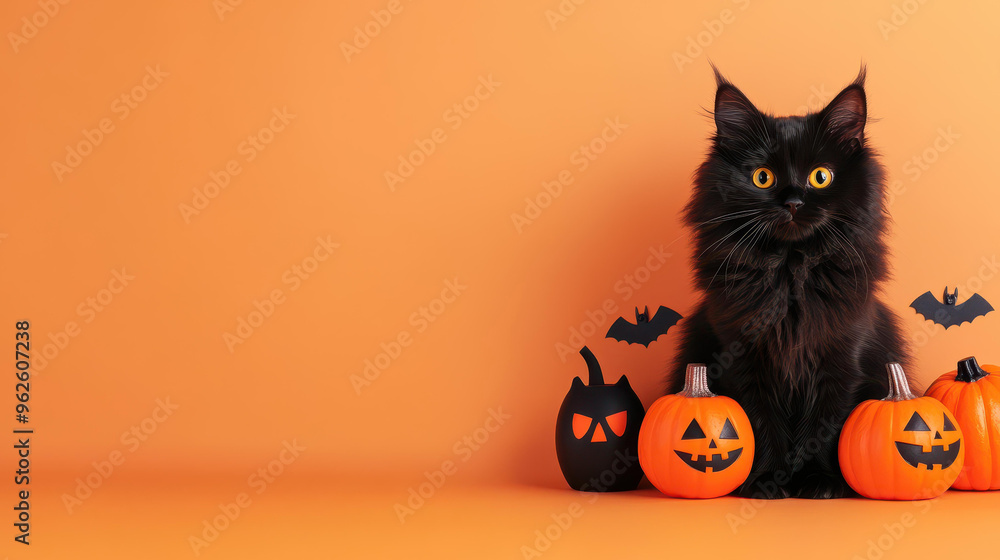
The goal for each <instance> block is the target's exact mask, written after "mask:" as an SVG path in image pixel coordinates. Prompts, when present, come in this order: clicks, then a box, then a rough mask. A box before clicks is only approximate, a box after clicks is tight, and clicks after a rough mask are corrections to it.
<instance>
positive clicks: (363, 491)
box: [10, 465, 1000, 560]
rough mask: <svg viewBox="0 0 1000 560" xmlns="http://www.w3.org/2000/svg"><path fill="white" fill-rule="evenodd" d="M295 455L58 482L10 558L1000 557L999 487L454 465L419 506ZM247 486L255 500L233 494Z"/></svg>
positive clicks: (388, 485) (401, 486)
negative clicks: (718, 486) (85, 487)
mask: <svg viewBox="0 0 1000 560" xmlns="http://www.w3.org/2000/svg"><path fill="white" fill-rule="evenodd" d="M293 467H294V465H293V466H292V467H290V472H289V473H288V474H287V476H284V477H281V478H278V479H276V480H275V481H274V482H273V483H272V484H271V485H269V486H268V487H267V488H266V489H264V491H262V492H260V493H257V491H256V490H257V489H259V487H256V488H250V487H247V486H246V485H244V484H243V482H242V481H241V480H236V479H235V478H234V477H232V476H218V477H208V478H206V477H203V476H198V477H194V478H191V479H178V478H166V479H165V480H164V481H163V482H162V483H161V484H155V483H151V480H150V479H149V478H143V479H140V480H126V479H124V478H121V479H109V481H108V485H107V487H102V488H98V489H97V490H95V491H94V494H93V495H92V496H91V497H90V498H88V499H87V500H85V501H84V502H83V504H82V505H79V506H78V507H77V508H76V509H75V511H73V512H72V513H68V512H67V510H66V508H65V507H64V504H63V503H62V502H61V501H60V500H59V499H58V496H54V495H49V496H46V497H45V498H44V499H43V500H40V501H39V502H38V504H37V506H36V507H37V514H36V516H37V520H36V522H35V523H34V525H33V538H34V539H35V541H36V543H35V544H34V545H33V546H32V547H31V548H32V550H31V554H14V555H11V556H10V558H143V559H149V560H153V559H159V558H188V557H191V558H206V559H211V558H337V559H353V558H468V559H494V558H496V559H521V558H547V559H549V558H551V559H556V558H568V559H572V558H608V559H629V558H678V557H684V558H753V559H755V558H761V559H771V558H777V559H782V558H790V559H791V558H822V559H825V558H842V559H845V560H847V559H853V558H868V559H879V558H884V559H887V560H889V559H894V558H898V559H914V558H921V559H923V558H997V557H998V556H997V554H996V550H995V548H993V546H992V545H991V544H989V541H988V536H990V535H993V534H994V533H995V531H996V527H997V513H996V512H997V511H998V508H1000V493H997V492H992V493H990V492H985V493H973V492H956V491H951V492H948V493H946V494H945V495H944V496H942V497H940V498H938V499H935V500H929V501H922V502H881V501H873V500H865V499H842V500H825V501H818V500H817V501H810V500H794V499H790V500H781V501H755V500H746V499H741V498H735V497H725V498H718V499H713V500H679V499H671V498H667V497H664V496H662V495H661V494H659V493H658V492H657V491H656V490H653V489H640V490H637V491H634V492H625V493H617V494H585V493H578V492H575V491H572V490H569V489H568V488H556V487H538V486H527V485H514V484H508V485H500V484H498V485H472V484H468V483H465V482H463V481H461V480H458V479H455V480H445V482H444V484H442V485H441V487H440V488H437V489H435V490H434V491H433V492H429V491H427V492H425V495H427V496H429V497H428V498H425V499H422V502H423V503H420V502H417V501H414V502H412V503H411V504H409V505H412V506H416V507H413V508H410V507H409V506H408V505H407V504H406V499H407V497H408V492H407V488H408V485H409V484H410V482H409V481H405V480H394V479H388V478H387V479H382V480H378V479H374V478H372V479H368V480H364V481H361V480H359V481H358V482H356V483H352V482H349V481H346V480H340V481H333V480H328V479H327V478H328V477H324V476H322V475H320V474H317V473H306V474H304V475H303V474H296V473H294V472H291V469H292V468H293ZM341 478H343V477H341ZM645 485H646V484H645V482H644V483H643V486H645ZM425 490H426V488H425ZM241 492H242V493H246V494H247V495H248V496H247V497H248V498H249V502H246V501H245V500H243V501H242V503H243V504H244V505H242V506H238V505H236V504H237V502H240V501H241V500H240V499H239V494H240V493H241ZM399 507H405V508H407V509H406V510H401V509H399ZM400 512H404V513H403V514H402V520H401V519H400V517H401V514H400ZM210 527H211V528H210Z"/></svg>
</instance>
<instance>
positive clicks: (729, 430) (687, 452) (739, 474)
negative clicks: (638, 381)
mask: <svg viewBox="0 0 1000 560" xmlns="http://www.w3.org/2000/svg"><path fill="white" fill-rule="evenodd" d="M753 451H754V439H753V430H752V429H751V427H750V420H749V419H748V418H747V415H746V413H745V412H744V411H743V409H742V408H741V407H740V405H739V404H737V403H736V401H734V400H733V399H730V398H729V397H720V396H716V395H715V394H713V393H712V392H711V391H709V390H708V376H707V369H706V368H705V365H704V364H689V365H688V366H687V372H686V375H685V380H684V390H683V391H681V392H680V393H677V394H676V395H667V396H664V397H660V398H659V399H657V400H656V402H654V403H653V405H652V406H650V407H649V411H648V412H647V413H646V417H645V418H644V419H643V421H642V427H641V428H639V464H640V465H641V466H642V470H643V472H645V473H646V478H648V479H649V481H650V482H652V483H653V486H656V488H657V489H659V490H660V492H663V493H664V494H666V495H668V496H675V497H678V498H715V497H717V496H722V495H725V494H728V493H730V492H732V491H733V490H735V489H736V487H738V486H739V485H740V484H743V482H744V481H745V480H746V479H747V475H749V474H750V466H751V465H752V464H753Z"/></svg>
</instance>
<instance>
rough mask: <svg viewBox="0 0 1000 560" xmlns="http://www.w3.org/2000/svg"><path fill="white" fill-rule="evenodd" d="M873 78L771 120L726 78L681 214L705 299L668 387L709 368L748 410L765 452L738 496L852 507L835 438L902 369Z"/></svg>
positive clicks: (715, 382) (719, 388)
mask: <svg viewBox="0 0 1000 560" xmlns="http://www.w3.org/2000/svg"><path fill="white" fill-rule="evenodd" d="M864 79H865V72H864V69H862V71H861V73H860V74H859V75H858V78H857V79H856V80H855V81H854V83H852V84H851V85H849V86H847V87H846V88H845V89H844V90H843V91H841V92H840V93H839V94H838V95H837V97H836V98H834V99H833V101H831V102H830V104H829V105H827V107H825V108H824V109H823V110H821V111H819V112H817V113H810V114H808V115H805V116H792V117H774V116H772V115H769V114H765V113H762V112H760V111H759V110H758V109H757V108H755V107H754V105H753V104H752V103H751V102H750V101H749V100H748V99H747V98H746V96H744V95H743V93H742V92H740V90H739V89H737V88H736V87H735V86H734V85H733V84H731V83H730V82H729V81H727V80H726V79H725V78H723V77H722V76H721V74H719V73H718V72H716V81H717V86H718V89H717V92H716V99H715V110H714V118H715V124H716V134H715V135H714V136H713V138H712V146H711V150H710V152H709V155H708V159H707V160H706V161H705V162H704V163H703V164H702V165H701V167H700V168H699V169H698V172H697V174H696V180H695V185H694V191H693V193H692V195H691V200H690V202H689V203H688V205H687V207H686V208H685V214H684V217H685V221H686V223H687V225H688V226H689V227H691V228H692V229H693V231H694V234H695V235H694V246H695V251H694V255H695V258H694V266H695V283H696V285H697V287H698V288H699V289H700V290H702V292H703V298H702V300H701V301H700V302H699V304H698V305H697V308H696V309H695V310H694V312H692V313H691V314H690V315H689V316H688V317H687V319H686V320H684V321H682V322H681V325H682V326H683V340H682V342H681V344H680V347H679V350H678V353H677V356H676V359H675V361H674V367H673V370H672V372H671V374H672V375H671V376H670V377H669V379H668V382H667V384H668V387H667V389H668V392H670V393H675V392H677V391H679V390H681V388H682V386H683V382H684V368H685V365H686V364H689V363H705V364H707V365H708V366H709V387H710V389H711V390H712V391H713V392H715V393H717V394H720V395H726V396H728V397H732V398H733V399H735V400H736V401H737V402H739V403H740V405H742V407H743V408H744V410H746V413H747V415H748V416H749V417H750V422H751V424H752V425H753V430H754V437H755V439H756V451H755V455H754V462H753V470H752V471H751V473H750V477H749V478H748V479H747V481H746V483H745V484H744V485H743V486H741V487H740V489H738V490H737V493H738V494H740V495H743V496H752V497H767V498H783V497H789V496H791V497H802V498H835V497H841V496H844V495H847V494H850V493H851V490H850V488H849V487H848V486H847V484H846V483H845V481H844V479H843V477H842V476H841V474H840V468H839V465H838V461H837V440H838V437H839V435H840V429H841V427H842V426H843V423H844V420H845V419H846V418H847V415H848V414H850V412H851V410H853V409H854V407H855V406H856V405H857V404H859V403H860V402H862V401H863V400H866V399H880V398H883V397H885V396H886V394H887V393H888V381H887V374H886V369H885V364H886V363H887V362H890V361H899V362H903V364H904V365H906V348H905V345H904V344H903V340H902V337H901V335H900V329H899V326H898V319H897V318H896V316H895V315H894V313H893V312H892V311H890V310H889V309H888V308H887V307H886V306H885V305H884V304H883V303H882V302H880V301H879V300H878V299H877V298H876V292H877V290H878V287H879V284H880V283H881V282H882V281H884V280H885V279H886V278H887V276H888V266H887V250H886V245H885V239H884V237H885V234H886V228H887V221H888V215H887V212H886V207H885V192H884V177H883V171H882V167H881V165H880V164H879V163H878V161H877V160H876V154H875V153H874V152H873V150H872V149H871V148H870V147H869V146H868V145H867V142H866V140H865V132H864V129H865V124H866V122H867V100H866V96H865V90H864ZM819 165H822V166H825V167H827V168H829V169H830V170H831V171H832V175H833V181H832V183H830V185H829V186H827V187H825V188H823V189H817V188H814V187H812V186H810V184H809V182H808V175H809V173H810V172H811V171H812V170H813V169H814V168H815V167H816V166H819ZM760 166H766V167H769V168H770V169H771V170H772V171H773V173H774V176H775V181H774V184H773V185H771V186H770V187H769V188H767V189H761V188H758V187H756V186H754V184H753V182H752V177H751V175H752V174H753V172H754V170H755V169H756V168H758V167H760ZM795 199H798V200H795ZM798 203H801V206H797V204H798ZM792 206H796V211H795V212H793V211H792V208H791V207H792Z"/></svg>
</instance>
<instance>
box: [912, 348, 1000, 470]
mask: <svg viewBox="0 0 1000 560" xmlns="http://www.w3.org/2000/svg"><path fill="white" fill-rule="evenodd" d="M926 396H928V397H934V398H935V399H938V400H939V401H941V404H943V405H944V406H945V407H946V408H947V409H948V410H949V411H950V412H951V413H952V414H954V415H955V419H956V420H958V427H959V428H960V429H961V430H962V434H963V436H964V442H963V443H964V445H963V446H964V447H965V465H964V468H963V469H962V472H961V473H960V474H959V475H958V478H957V479H956V480H955V484H954V485H953V486H952V487H953V488H958V489H959V490H1000V367H997V366H991V365H984V366H980V365H979V363H978V362H976V359H975V358H973V357H969V358H965V359H964V360H961V361H960V362H958V368H957V369H956V370H955V371H952V372H948V373H946V374H944V375H942V376H941V377H939V378H938V379H937V381H935V382H934V383H932V384H931V386H930V387H928V388H927V393H926Z"/></svg>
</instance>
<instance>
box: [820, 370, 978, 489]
mask: <svg viewBox="0 0 1000 560" xmlns="http://www.w3.org/2000/svg"><path fill="white" fill-rule="evenodd" d="M887 367H888V370H889V380H890V383H889V396H887V397H886V398H885V399H882V400H880V401H876V400H870V401H865V402H863V403H861V404H860V405H858V406H857V408H855V409H854V411H853V412H851V415H850V416H848V418H847V421H846V422H845V423H844V428H843V430H841V433H840V442H839V449H838V454H839V458H840V470H841V472H842V473H843V474H844V478H845V479H846V480H847V483H848V484H850V485H851V488H854V490H855V491H857V492H858V493H859V494H861V495H863V496H867V497H869V498H874V499H880V500H921V499H927V498H933V497H936V496H939V495H941V494H942V493H944V491H945V490H947V489H948V488H949V487H950V486H951V485H952V483H954V482H955V479H956V478H957V477H958V475H959V472H961V470H962V464H963V461H964V459H965V449H964V446H963V442H962V430H961V429H960V428H959V426H958V425H957V422H956V421H955V418H954V417H953V416H952V415H951V413H950V412H948V409H947V408H945V407H944V405H943V404H941V403H940V402H938V401H937V400H936V399H933V398H931V397H916V396H914V395H913V394H912V393H911V392H910V387H909V383H908V382H907V380H906V374H905V373H903V368H902V367H900V366H899V364H896V363H892V364H888V366H887Z"/></svg>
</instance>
